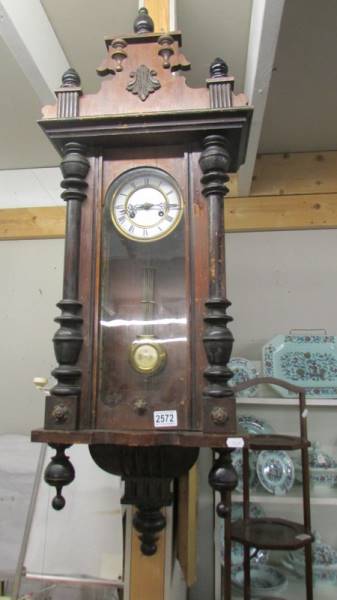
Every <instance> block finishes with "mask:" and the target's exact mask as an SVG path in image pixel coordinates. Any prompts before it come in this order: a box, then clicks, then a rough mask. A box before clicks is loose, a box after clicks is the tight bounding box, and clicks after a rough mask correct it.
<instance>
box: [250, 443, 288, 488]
mask: <svg viewBox="0 0 337 600" xmlns="http://www.w3.org/2000/svg"><path fill="white" fill-rule="evenodd" d="M256 472H257V476H258V479H259V482H260V483H261V485H262V486H263V487H264V488H265V489H266V490H267V492H270V494H275V495H276V496H284V495H285V494H286V493H287V492H289V490H290V489H291V488H292V487H293V485H294V481H295V467H294V463H293V461H292V459H291V458H290V456H289V454H288V453H287V452H285V451H284V450H263V451H262V452H260V453H259V455H258V458H257V462H256Z"/></svg>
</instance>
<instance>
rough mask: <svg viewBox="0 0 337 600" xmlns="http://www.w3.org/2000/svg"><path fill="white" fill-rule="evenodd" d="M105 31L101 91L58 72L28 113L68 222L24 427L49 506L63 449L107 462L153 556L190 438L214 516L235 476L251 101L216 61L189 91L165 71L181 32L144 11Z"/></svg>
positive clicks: (66, 472)
mask: <svg viewBox="0 0 337 600" xmlns="http://www.w3.org/2000/svg"><path fill="white" fill-rule="evenodd" d="M105 43H106V49H107V56H106V58H105V60H104V61H103V63H102V65H101V66H100V67H99V69H98V73H99V75H101V76H102V77H103V78H104V80H103V83H102V86H101V89H100V91H99V92H98V93H97V94H94V95H83V94H82V90H81V87H80V79H79V77H78V75H77V73H76V72H75V71H74V70H72V69H70V70H69V71H67V72H66V73H65V74H64V76H63V80H62V86H61V88H60V89H58V90H57V91H56V94H57V103H56V105H55V106H47V107H45V108H44V113H43V118H42V120H41V121H40V125H41V127H42V129H43V130H44V132H45V133H46V134H47V136H48V137H49V139H50V140H51V142H52V143H53V144H54V146H55V147H56V148H57V150H58V151H59V153H60V154H61V156H62V162H61V169H62V173H63V177H64V179H63V182H62V187H63V190H64V191H63V193H62V197H63V198H64V200H65V201H66V203H67V231H66V248H65V266H64V288H63V299H62V300H61V301H60V302H59V304H58V306H59V308H60V310H61V314H60V316H59V317H57V319H56V320H57V321H58V323H59V329H58V331H57V332H56V334H55V336H54V340H53V341H54V347H55V354H56V359H57V362H58V366H57V367H56V368H55V369H54V371H53V375H54V377H55V379H56V384H55V386H54V387H53V389H52V390H51V394H50V396H48V397H47V399H46V413H45V423H44V428H43V429H40V430H36V431H34V432H33V434H32V438H33V440H34V441H45V442H48V443H49V444H51V445H53V447H55V449H56V455H55V457H54V458H53V459H52V462H51V464H50V465H49V467H48V468H47V471H46V476H45V477H46V480H47V481H48V483H50V484H51V485H54V486H55V487H56V490H57V493H56V497H55V498H54V501H53V504H54V507H55V508H56V509H60V508H62V507H63V506H64V503H65V500H64V498H63V496H62V486H64V485H66V484H68V483H70V482H71V481H72V479H73V477H74V470H73V467H72V465H71V463H70V461H69V458H68V457H67V456H66V454H65V450H66V448H67V447H68V446H69V445H71V444H74V443H85V444H88V445H89V447H90V452H91V454H92V457H93V459H94V460H95V461H96V463H97V464H98V465H99V466H101V467H102V468H104V469H106V470H107V471H108V472H111V473H115V474H121V475H122V477H123V478H124V479H125V497H124V501H125V502H127V503H131V504H134V505H136V506H137V508H138V512H137V513H136V515H135V519H134V524H135V527H136V528H137V529H138V530H139V532H140V534H141V542H142V550H143V552H144V553H145V554H153V553H154V552H155V551H156V534H157V532H158V531H160V529H162V528H163V527H164V526H165V519H164V517H163V515H162V513H161V511H160V509H161V507H163V506H165V505H167V504H169V503H170V502H171V494H172V490H171V482H172V480H173V479H175V478H177V477H179V476H180V475H181V474H182V473H184V472H186V471H187V470H188V469H189V468H190V467H191V465H192V464H193V463H194V462H195V461H196V459H197V456H198V449H199V448H200V447H201V446H208V447H212V448H217V449H218V450H219V458H218V459H217V461H216V462H215V464H214V466H213V469H212V472H211V474H210V482H211V485H213V487H214V488H215V489H218V490H219V491H221V493H222V503H221V505H220V507H219V512H220V513H222V516H225V515H227V516H228V512H227V513H226V510H225V508H226V507H225V505H226V494H227V493H229V492H230V490H231V489H232V488H233V487H234V486H235V481H236V477H235V473H234V471H233V469H232V467H231V463H230V448H231V445H230V444H229V443H227V442H228V440H229V439H231V440H232V441H233V439H234V440H235V436H236V435H237V433H236V413H235V397H234V394H233V391H232V388H231V387H230V386H229V385H228V381H229V379H230V377H231V372H230V370H229V369H228V367H227V363H228V361H229V358H230V354H231V349H232V344H233V338H232V335H231V333H230V331H229V329H228V327H227V324H228V322H229V321H230V320H231V317H230V316H229V315H228V314H227V309H228V306H229V304H230V303H229V302H228V300H227V298H226V291H225V264H224V209H223V200H224V195H225V194H226V192H227V188H226V182H227V181H228V172H235V171H237V169H238V168H239V166H240V164H241V163H242V162H243V160H244V157H245V151H246V146H247V139H248V132H249V124H250V119H251V114H252V109H251V108H250V107H248V106H247V101H246V98H245V97H244V96H243V95H242V94H239V95H235V94H234V91H233V85H234V79H233V77H230V76H229V75H228V72H227V71H228V70H227V66H226V64H225V63H224V61H223V60H221V59H216V60H215V61H214V62H213V64H212V65H211V68H210V76H209V78H208V79H207V80H206V85H205V87H204V88H199V89H192V88H189V87H188V86H187V85H186V81H185V79H184V77H179V76H177V75H176V71H181V70H183V69H186V68H188V66H189V63H188V62H187V61H186V59H185V58H184V56H183V55H182V54H181V49H180V45H181V34H180V33H179V32H173V33H170V34H165V35H162V34H158V33H154V32H153V23H152V21H151V19H150V17H149V15H148V14H147V11H146V9H140V11H139V15H138V17H137V19H136V21H135V25H134V34H132V35H127V36H125V35H123V36H116V37H110V38H107V39H106V40H105Z"/></svg>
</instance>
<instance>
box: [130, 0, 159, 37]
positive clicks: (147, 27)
mask: <svg viewBox="0 0 337 600" xmlns="http://www.w3.org/2000/svg"><path fill="white" fill-rule="evenodd" d="M133 30H134V32H135V33H151V32H152V31H154V23H153V20H152V19H151V17H150V15H149V11H148V10H147V8H145V6H143V7H142V8H140V9H139V11H138V16H137V17H136V19H135V22H134V24H133Z"/></svg>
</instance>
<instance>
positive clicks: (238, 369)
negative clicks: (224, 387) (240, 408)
mask: <svg viewBox="0 0 337 600" xmlns="http://www.w3.org/2000/svg"><path fill="white" fill-rule="evenodd" d="M228 367H229V368H230V370H231V371H232V373H233V377H232V379H230V380H229V385H230V386H233V385H238V384H239V383H244V382H246V381H249V380H250V379H254V378H255V377H258V371H257V370H256V368H255V367H254V365H253V363H252V362H251V361H250V360H247V358H240V357H235V358H232V359H231V360H230V361H229V363H228ZM256 393H257V386H256V385H254V386H252V387H250V388H247V389H246V390H242V391H241V392H239V393H238V396H244V397H246V398H252V397H254V396H256Z"/></svg>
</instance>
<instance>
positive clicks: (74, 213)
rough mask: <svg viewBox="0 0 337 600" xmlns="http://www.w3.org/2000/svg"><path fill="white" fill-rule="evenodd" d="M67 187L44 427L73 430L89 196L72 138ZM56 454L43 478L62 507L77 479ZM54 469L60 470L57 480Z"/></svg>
mask: <svg viewBox="0 0 337 600" xmlns="http://www.w3.org/2000/svg"><path fill="white" fill-rule="evenodd" d="M61 170H62V174H63V177H64V179H63V181H62V183H61V186H62V187H63V188H64V192H62V194H61V196H62V198H63V199H64V200H65V201H66V202H67V218H66V238H65V258H64V279H63V298H62V300H61V301H60V302H59V303H58V304H57V306H58V307H59V308H60V309H61V315H60V316H59V317H57V318H56V319H55V321H56V322H57V323H59V325H60V327H59V329H58V330H57V332H56V333H55V335H54V338H53V343H54V351H55V356H56V359H57V362H58V363H59V364H58V366H57V367H56V368H55V369H54V370H53V371H52V375H53V376H54V377H55V379H56V380H57V383H56V385H55V386H54V387H53V388H52V390H51V394H50V396H47V398H46V414H45V428H46V429H57V430H60V429H61V430H62V429H63V430H70V429H76V428H77V422H78V403H79V396H80V393H81V385H80V378H81V370H80V369H79V367H78V365H77V362H78V358H79V355H80V351H81V347H82V342H83V338H82V332H81V326H82V316H81V310H82V304H81V303H80V302H79V299H78V285H79V260H80V254H79V253H80V234H81V205H82V202H83V201H84V200H85V199H86V188H87V182H86V181H85V179H86V176H87V174H88V171H89V161H88V159H87V158H86V156H85V149H84V147H83V146H82V144H79V143H77V142H68V143H67V144H65V146H64V158H63V160H62V162H61ZM52 447H53V448H55V449H56V455H55V457H54V458H53V459H52V462H51V463H50V465H49V466H48V467H47V470H46V473H45V479H46V481H47V483H49V484H50V485H54V486H55V487H56V490H57V496H56V497H55V498H54V500H53V507H54V508H55V509H58V510H59V509H61V508H63V506H64V504H65V501H64V499H63V497H62V495H61V490H62V486H63V485H67V484H68V483H70V482H71V481H72V480H73V478H74V471H73V467H72V466H71V464H70V462H69V459H68V458H67V457H66V456H65V454H64V450H65V448H66V447H67V446H64V445H62V444H59V445H58V444H55V445H53V446H52ZM71 471H72V473H73V475H72V476H71V477H70V472H71ZM55 473H56V474H57V477H56V481H57V484H56V483H55V482H54V481H55Z"/></svg>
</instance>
